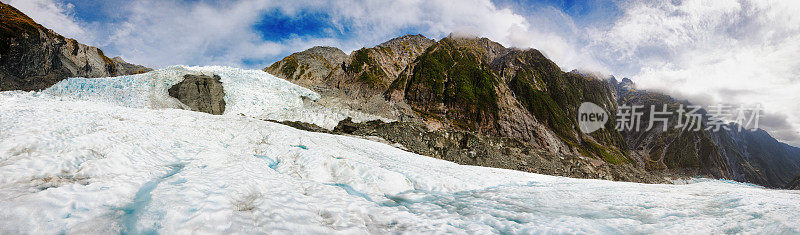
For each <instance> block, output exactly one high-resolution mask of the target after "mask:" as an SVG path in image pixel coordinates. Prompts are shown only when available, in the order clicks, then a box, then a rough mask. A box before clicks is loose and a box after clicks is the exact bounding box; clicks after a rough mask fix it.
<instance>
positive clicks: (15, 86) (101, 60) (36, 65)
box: [0, 3, 151, 91]
mask: <svg viewBox="0 0 800 235" xmlns="http://www.w3.org/2000/svg"><path fill="white" fill-rule="evenodd" d="M150 70H151V69H149V68H146V67H143V66H138V65H132V64H129V63H127V62H125V61H122V59H110V58H108V57H106V56H105V55H104V54H103V51H102V50H100V49H98V48H96V47H90V46H86V45H83V44H81V43H78V42H77V41H75V40H74V39H69V38H65V37H63V36H61V35H59V34H57V33H55V32H53V31H52V30H50V29H47V28H45V27H43V26H41V25H39V24H37V23H36V22H34V21H33V20H32V19H31V18H29V17H28V16H26V15H25V14H23V13H22V12H20V11H19V10H17V9H15V8H14V7H12V6H10V5H7V4H4V3H0V91H7V90H24V91H30V90H41V89H44V88H47V87H50V86H52V85H53V84H55V83H57V82H59V81H61V80H64V79H66V78H68V77H90V78H91V77H110V76H119V75H129V74H136V73H143V72H147V71H150Z"/></svg>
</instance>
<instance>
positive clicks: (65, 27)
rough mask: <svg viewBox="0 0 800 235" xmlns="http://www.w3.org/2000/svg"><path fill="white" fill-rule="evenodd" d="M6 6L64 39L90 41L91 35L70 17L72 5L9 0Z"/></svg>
mask: <svg viewBox="0 0 800 235" xmlns="http://www.w3.org/2000/svg"><path fill="white" fill-rule="evenodd" d="M8 4H10V5H12V6H14V7H15V8H17V9H18V10H20V11H22V13H25V14H26V15H28V16H29V17H31V18H32V19H34V20H35V21H36V23H39V24H41V25H42V26H44V27H47V28H49V29H52V30H54V31H56V32H58V33H59V34H61V35H64V36H66V37H70V38H75V39H77V40H81V41H91V40H93V37H92V35H91V34H89V33H87V32H86V31H84V29H83V27H81V25H80V24H79V23H78V21H77V20H76V19H75V17H73V16H72V8H73V5H72V4H64V3H61V2H59V1H56V0H10V1H8Z"/></svg>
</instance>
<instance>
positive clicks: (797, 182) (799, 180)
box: [784, 175, 800, 190]
mask: <svg viewBox="0 0 800 235" xmlns="http://www.w3.org/2000/svg"><path fill="white" fill-rule="evenodd" d="M784 188H786V189H791V190H800V175H797V177H795V178H794V180H792V181H790V182H789V183H788V184H786V186H785V187H784Z"/></svg>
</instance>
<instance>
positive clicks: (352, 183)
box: [0, 67, 800, 234]
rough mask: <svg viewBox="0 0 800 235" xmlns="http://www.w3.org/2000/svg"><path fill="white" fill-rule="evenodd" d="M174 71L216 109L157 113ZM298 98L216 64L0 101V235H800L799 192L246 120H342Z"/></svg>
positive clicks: (294, 89) (80, 83) (83, 82)
mask: <svg viewBox="0 0 800 235" xmlns="http://www.w3.org/2000/svg"><path fill="white" fill-rule="evenodd" d="M185 72H190V73H215V74H219V75H220V76H221V77H222V79H223V82H224V86H225V89H226V97H225V99H226V102H229V103H228V104H229V105H230V109H229V110H226V115H216V116H215V115H210V114H205V113H198V112H192V111H188V110H181V109H173V108H176V107H181V106H180V104H179V103H175V102H176V101H175V100H173V99H171V98H169V97H168V96H166V89H167V88H168V87H169V86H170V85H171V84H174V83H177V82H178V81H179V77H180V75H181V74H183V73H185ZM301 97H307V99H309V100H313V99H316V98H318V95H316V94H315V93H313V92H311V91H309V90H307V89H304V88H301V87H298V86H295V85H292V84H290V83H288V82H285V81H282V80H280V79H276V78H274V77H272V76H269V75H267V74H265V73H263V72H260V71H247V70H239V69H231V68H221V67H204V68H193V67H171V68H168V69H164V70H159V71H154V72H151V73H148V74H143V75H134V76H124V77H116V78H104V79H81V78H76V79H70V80H67V81H63V82H61V83H59V84H57V85H56V86H54V87H52V88H50V89H48V90H45V91H43V92H41V93H35V92H18V91H12V92H2V93H0V233H3V234H8V233H12V234H16V233H35V234H40V233H46V234H54V233H78V234H80V233H133V234H141V233H153V232H157V233H167V234H172V233H263V232H270V233H287V234H296V233H355V234H361V233H390V232H407V233H443V232H450V233H624V234H628V233H654V232H662V233H663V232H667V233H682V232H684V231H690V232H691V233H768V234H772V233H800V223H797V221H800V191H789V190H771V189H764V188H760V187H754V186H751V185H746V184H740V183H735V182H731V181H720V180H705V179H701V180H694V181H689V182H684V184H681V185H647V184H637V183H625V182H611V181H602V180H583V179H571V178H563V177H555V176H545V175H538V174H530V173H524V172H518V171H511V170H503V169H493V168H485V167H476V166H463V165H457V164H454V163H451V162H447V161H442V160H438V159H433V158H430V157H426V156H421V155H417V154H413V153H409V152H405V151H402V150H400V149H397V148H394V147H392V146H390V145H386V144H382V143H378V142H373V141H369V140H364V139H359V138H352V137H347V136H337V135H329V134H323V133H313V132H306V131H301V130H297V129H294V128H291V127H288V126H284V125H280V124H277V123H272V122H265V121H261V120H258V118H273V119H274V118H280V117H283V118H291V119H295V120H305V121H313V122H316V123H322V124H326V123H329V122H333V121H335V120H336V119H338V118H341V117H342V116H344V115H346V114H344V113H341V112H337V111H332V110H327V109H321V108H306V107H307V104H304V102H303V98H301ZM239 113H242V114H245V115H244V116H242V115H238V114H239ZM351 114H352V113H351ZM254 117H255V118H254Z"/></svg>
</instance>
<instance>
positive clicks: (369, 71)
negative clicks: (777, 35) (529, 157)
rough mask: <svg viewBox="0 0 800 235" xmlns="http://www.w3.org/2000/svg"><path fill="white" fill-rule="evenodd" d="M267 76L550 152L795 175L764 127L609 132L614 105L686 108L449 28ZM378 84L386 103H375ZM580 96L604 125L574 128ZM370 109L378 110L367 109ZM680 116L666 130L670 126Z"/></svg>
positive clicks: (787, 152) (313, 55)
mask: <svg viewBox="0 0 800 235" xmlns="http://www.w3.org/2000/svg"><path fill="white" fill-rule="evenodd" d="M398 51H400V52H405V53H398ZM339 63H341V64H339ZM337 64H339V66H337ZM265 71H267V72H270V73H272V74H274V75H276V76H278V77H282V78H287V79H289V80H290V81H293V82H295V83H297V84H300V85H303V86H306V87H308V88H312V89H315V90H317V91H320V92H321V93H325V92H327V94H335V93H337V92H338V93H344V94H346V95H340V96H339V97H344V98H340V99H338V100H337V101H342V102H344V103H348V104H349V105H350V106H351V107H357V108H358V110H360V111H364V112H367V113H372V114H376V115H381V116H388V117H389V118H395V119H401V120H405V121H412V122H418V123H422V124H424V125H425V126H426V128H428V129H429V130H430V131H448V130H462V131H467V132H473V133H476V134H478V135H480V136H486V137H500V138H509V139H513V140H515V141H520V142H521V143H524V145H526V146H530V147H531V148H534V149H539V150H543V151H544V152H546V153H548V154H550V155H554V156H570V155H577V156H582V157H586V158H590V159H595V160H599V161H600V162H604V163H607V164H621V163H623V164H633V165H635V166H637V167H640V168H643V169H647V170H648V171H651V172H671V173H680V174H684V175H689V176H696V175H704V176H710V177H715V178H725V179H734V180H738V181H742V182H751V183H755V184H759V185H764V186H768V187H781V186H783V185H785V184H786V183H787V182H788V181H789V180H790V178H791V177H792V176H794V175H795V174H797V173H798V172H800V168H798V167H797V165H798V164H797V163H796V162H797V161H800V154H798V153H797V152H796V148H794V147H791V146H788V145H785V144H783V145H785V146H782V145H780V144H781V143H778V142H777V141H776V140H774V139H773V138H772V137H769V135H766V132H764V133H763V134H754V133H759V132H752V133H751V132H743V133H735V132H718V133H712V132H709V131H705V130H702V131H684V130H680V129H675V128H667V130H666V131H662V129H661V127H662V126H663V125H664V124H660V123H656V125H655V126H654V127H653V128H651V129H650V130H647V131H645V130H640V131H617V130H616V129H615V128H614V127H615V114H616V113H617V109H618V106H619V105H631V104H638V105H645V106H647V107H649V105H656V106H657V107H661V105H664V104H666V105H667V106H668V109H669V110H675V109H677V107H678V106H679V105H681V104H683V105H689V103H688V102H686V101H679V100H676V99H673V98H672V97H669V96H667V95H663V94H659V93H656V92H650V91H645V90H637V89H636V88H635V86H634V84H633V83H632V82H631V81H630V80H629V79H623V81H621V82H618V81H617V80H616V79H614V78H613V77H612V78H611V79H605V78H598V77H595V76H593V75H588V74H583V73H580V72H578V71H572V72H563V71H562V70H561V69H560V68H559V67H558V65H556V64H555V63H553V62H552V61H550V60H549V59H547V58H546V57H545V56H544V55H543V54H542V53H541V52H539V51H538V50H535V49H526V50H520V49H515V48H506V47H504V46H503V45H501V44H499V43H496V42H493V41H491V40H489V39H486V38H470V37H457V36H452V35H451V36H448V37H446V38H443V39H441V40H439V41H433V40H430V39H427V38H424V37H423V36H421V35H407V36H403V37H400V38H396V39H392V40H390V41H388V42H386V43H383V44H381V45H378V46H376V47H373V48H363V49H361V50H357V51H355V52H353V53H351V54H350V55H346V54H344V52H342V51H341V50H338V49H336V48H331V47H315V48H312V49H309V50H307V51H304V52H299V53H295V54H292V55H291V56H289V57H286V58H284V59H283V60H281V61H279V62H276V63H275V64H273V65H271V66H269V67H268V68H266V69H265ZM387 84H388V86H387ZM381 91H383V92H382V94H383V97H382V98H383V99H378V98H376V97H378V95H377V94H379V93H381ZM583 102H592V103H595V104H598V105H599V106H601V107H602V108H603V109H605V110H606V111H607V112H608V114H609V116H610V120H609V121H608V122H607V123H606V125H605V127H604V128H603V129H600V130H598V131H595V132H592V133H591V134H584V133H582V132H581V131H579V128H578V125H577V109H578V106H580V104H581V103H583ZM359 104H361V106H359ZM372 106H374V107H381V108H376V109H373V110H369V109H367V108H366V107H372ZM375 110H378V111H375ZM383 110H393V111H392V112H390V113H389V115H387V112H383ZM643 111H645V114H644V115H643V116H642V120H641V123H648V120H649V117H648V116H649V110H643ZM701 112H703V113H705V111H701ZM674 115H677V114H674ZM398 117H400V118H398ZM676 117H677V116H673V117H672V118H670V121H671V122H670V123H667V125H668V126H670V127H671V126H675V125H676V124H677V123H675V120H677V118H676ZM705 122H706V120H705V119H703V120H701V121H700V124H701V125H703V124H705ZM642 129H644V127H642ZM761 132H763V131H761ZM742 141H744V142H746V143H743V142H742ZM767 149H770V150H775V149H777V150H775V151H765V150H767ZM453 159H460V158H453ZM450 160H452V159H450ZM472 164H474V163H472ZM504 168H512V169H513V168H514V167H504Z"/></svg>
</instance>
